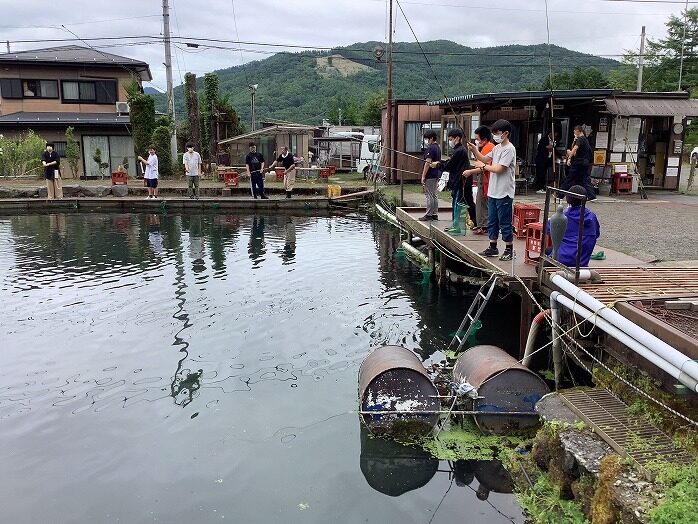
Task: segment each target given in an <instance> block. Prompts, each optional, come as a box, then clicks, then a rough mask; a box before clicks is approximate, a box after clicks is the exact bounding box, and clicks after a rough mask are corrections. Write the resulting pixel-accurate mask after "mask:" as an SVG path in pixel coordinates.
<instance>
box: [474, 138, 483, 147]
mask: <svg viewBox="0 0 698 524" xmlns="http://www.w3.org/2000/svg"><path fill="white" fill-rule="evenodd" d="M481 145H482V142H480V141H479V140H477V139H475V146H476V147H480V146H481Z"/></svg>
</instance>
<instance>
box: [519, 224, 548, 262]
mask: <svg viewBox="0 0 698 524" xmlns="http://www.w3.org/2000/svg"><path fill="white" fill-rule="evenodd" d="M546 240H547V242H546V244H548V248H551V247H553V242H552V240H551V239H550V237H549V236H548V238H547V239H546ZM542 242H543V223H542V222H535V223H532V224H527V225H526V250H525V251H524V263H525V264H533V265H535V264H537V263H538V260H539V258H538V256H540V246H541V243H542ZM532 253H533V254H537V255H538V256H535V257H532V256H531V254H532Z"/></svg>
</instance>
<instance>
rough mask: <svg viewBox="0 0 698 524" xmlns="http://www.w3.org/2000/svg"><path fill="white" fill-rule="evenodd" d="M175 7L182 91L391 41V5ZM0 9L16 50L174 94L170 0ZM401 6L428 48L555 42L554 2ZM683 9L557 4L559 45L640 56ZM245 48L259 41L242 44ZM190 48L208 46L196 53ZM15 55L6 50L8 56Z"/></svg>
mask: <svg viewBox="0 0 698 524" xmlns="http://www.w3.org/2000/svg"><path fill="white" fill-rule="evenodd" d="M169 2H170V9H171V30H172V34H173V36H174V37H175V39H174V40H173V41H174V42H175V48H174V49H173V51H174V56H173V70H174V82H175V85H177V84H179V83H181V79H182V78H183V76H184V73H185V72H186V71H192V72H194V73H196V74H197V75H203V74H204V73H206V72H208V71H211V70H214V69H222V68H226V67H230V66H235V65H240V64H241V63H243V62H248V61H250V60H259V59H262V58H264V57H266V56H269V54H270V53H274V52H277V51H279V50H284V49H285V50H299V49H300V48H299V47H287V46H308V47H316V48H323V47H331V46H338V45H348V44H352V43H355V42H365V41H368V40H382V41H385V40H386V35H387V1H386V0H286V1H283V2H279V1H273V0H253V1H246V2H243V1H241V0H208V1H206V2H203V1H200V0H169ZM0 3H1V4H3V16H2V19H0V40H2V41H3V42H4V41H6V40H9V45H10V48H11V50H13V51H19V50H25V49H38V48H43V47H52V46H58V45H67V44H82V45H85V43H83V42H81V41H80V40H77V38H80V39H83V40H84V42H87V43H89V45H91V46H94V47H95V48H98V49H101V50H104V51H106V52H111V53H115V54H120V55H124V56H129V57H132V58H136V59H139V60H143V61H145V62H148V63H149V64H150V67H151V70H152V72H153V76H154V79H153V82H152V85H153V86H154V87H156V88H159V89H164V88H165V69H164V66H163V65H162V62H163V60H164V56H163V48H162V44H161V42H158V41H157V39H158V38H159V37H160V36H161V35H162V1H161V0H120V1H118V2H111V1H110V2H99V1H98V0H63V1H62V2H55V3H51V2H48V3H47V2H46V0H41V1H39V0H24V1H22V2H19V1H15V0H0ZM690 3H691V4H696V3H697V2H690ZM401 5H402V7H403V9H404V11H405V14H406V15H407V18H408V19H409V21H410V22H411V24H412V27H413V28H414V30H415V32H416V34H417V37H418V38H419V39H420V40H421V41H425V40H435V39H449V40H453V41H455V42H458V43H460V44H463V45H467V46H471V47H484V46H489V45H504V44H511V43H518V44H535V43H542V42H545V41H546V17H545V1H544V0H527V1H526V2H524V1H522V0H499V1H497V2H482V0H477V1H476V0H434V3H429V2H427V1H423V2H420V1H417V0H404V1H401ZM483 5H487V7H483ZM683 6H684V2H683V1H680V0H675V1H671V0H586V1H585V2H573V1H571V0H565V1H563V0H548V10H549V11H548V12H549V21H550V38H551V42H552V43H555V44H558V45H560V46H564V47H567V48H569V49H574V50H577V51H583V52H588V53H593V54H598V55H603V56H609V57H612V58H618V55H621V54H622V53H623V51H625V50H627V49H639V43H640V32H641V27H642V26H643V25H645V26H647V34H648V37H649V38H660V37H662V36H663V35H664V33H665V31H664V27H665V26H664V24H665V22H666V20H667V18H668V16H669V15H670V14H671V13H674V14H680V12H681V10H682V9H683ZM395 10H396V12H397V14H396V19H397V22H396V27H395V36H394V39H395V40H396V41H405V42H413V41H414V37H413V36H412V33H411V31H410V30H409V28H408V26H407V24H406V22H405V19H404V18H403V16H402V14H401V13H400V11H399V9H398V7H397V5H396V6H395ZM233 13H234V14H233ZM61 26H65V28H64V27H61ZM236 26H237V27H236ZM71 32H72V33H74V35H75V36H74V35H73V34H71ZM76 37H77V38H76ZM203 39H210V40H206V41H205V40H203ZM213 40H218V41H213ZM238 40H239V41H241V42H250V43H249V44H244V45H237V44H235V43H234V42H235V41H238ZM187 42H190V43H194V44H199V47H198V48H191V47H187V45H186V43H187ZM262 44H265V45H262ZM270 44H276V45H270ZM5 47H6V45H5V44H3V45H2V48H1V50H2V51H5Z"/></svg>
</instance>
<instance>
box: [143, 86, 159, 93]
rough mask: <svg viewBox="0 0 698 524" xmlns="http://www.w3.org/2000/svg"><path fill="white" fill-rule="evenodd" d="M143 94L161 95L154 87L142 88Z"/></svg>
mask: <svg viewBox="0 0 698 524" xmlns="http://www.w3.org/2000/svg"><path fill="white" fill-rule="evenodd" d="M143 92H144V93H145V94H146V95H161V94H162V93H161V92H160V91H158V90H157V89H155V88H154V87H150V86H146V87H144V88H143Z"/></svg>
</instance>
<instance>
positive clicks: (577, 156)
mask: <svg viewBox="0 0 698 524" xmlns="http://www.w3.org/2000/svg"><path fill="white" fill-rule="evenodd" d="M573 132H574V142H572V149H568V150H567V166H568V168H569V169H568V170H567V175H566V176H565V180H563V181H562V184H560V189H564V190H569V188H570V187H572V186H575V185H579V186H582V187H584V189H585V190H586V194H587V201H589V200H596V192H595V191H594V187H593V186H592V185H591V176H590V171H591V161H592V159H593V152H592V151H591V146H590V145H589V141H588V140H587V137H586V135H585V133H584V128H583V127H582V126H579V125H577V126H574V130H573Z"/></svg>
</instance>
